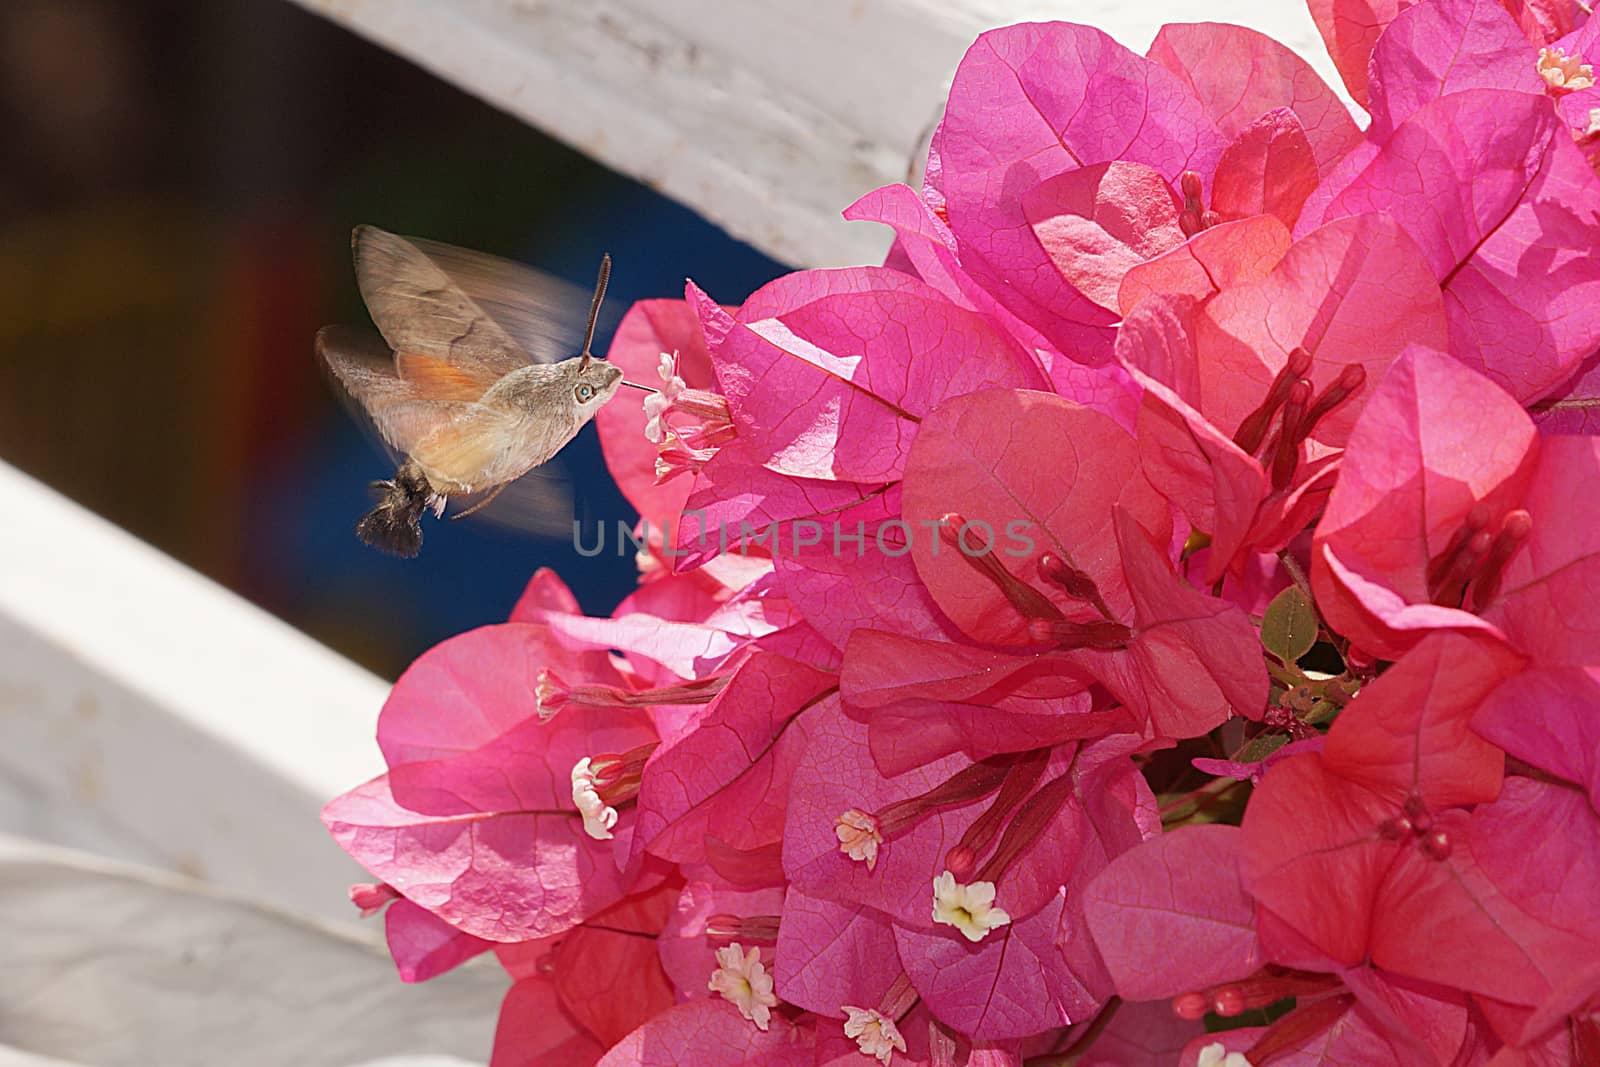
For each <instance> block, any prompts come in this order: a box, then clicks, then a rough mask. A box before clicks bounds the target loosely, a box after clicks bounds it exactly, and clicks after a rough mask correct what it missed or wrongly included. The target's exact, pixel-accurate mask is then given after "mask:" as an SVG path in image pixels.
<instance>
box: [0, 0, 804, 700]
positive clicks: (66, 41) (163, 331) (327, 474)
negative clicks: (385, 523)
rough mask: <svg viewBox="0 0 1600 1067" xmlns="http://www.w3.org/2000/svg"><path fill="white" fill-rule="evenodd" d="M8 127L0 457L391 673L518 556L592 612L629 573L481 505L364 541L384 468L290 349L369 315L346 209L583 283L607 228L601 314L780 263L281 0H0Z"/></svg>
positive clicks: (495, 609) (483, 607) (1, 203)
mask: <svg viewBox="0 0 1600 1067" xmlns="http://www.w3.org/2000/svg"><path fill="white" fill-rule="evenodd" d="M0 134H3V136H4V144H5V147H6V151H5V153H4V158H5V160H6V164H5V166H4V167H0V235H3V236H0V280H3V284H0V459H3V460H4V461H5V462H8V463H11V464H13V465H15V466H17V467H20V468H21V469H22V470H24V471H27V472H28V473H30V474H32V475H34V476H35V477H38V478H40V479H42V480H43V481H45V482H48V483H49V484H51V485H52V486H54V487H56V488H57V489H59V490H61V491H62V492H64V493H66V494H68V495H69V496H71V497H73V498H75V499H77V500H78V501H80V502H81V503H83V504H84V505H86V506H88V507H89V508H91V509H93V510H95V511H97V512H99V513H100V514H102V515H104V516H105V517H107V518H108V519H110V520H111V521H113V522H115V523H117V524H119V525H121V526H123V527H125V528H126V529H128V530H130V531H131V532H133V533H134V534H136V535H137V536H139V537H141V538H144V539H145V540H147V541H150V542H151V543H153V544H155V545H156V546H157V547H159V548H161V549H163V550H165V551H167V552H169V553H171V554H172V555H174V556H176V557H178V558H179V559H181V560H183V561H184V562H186V563H188V564H190V565H191V566H193V567H195V568H197V569H199V570H200V571H202V572H204V573H206V574H207V575H210V576H211V577H213V578H215V579H217V580H218V581H220V582H222V583H223V584H225V585H227V586H229V587H230V588H232V589H234V590H236V591H237V592H239V593H241V594H242V595H244V596H246V597H248V598H249V599H251V600H253V601H254V602H256V603H257V604H260V605H261V606H262V607H264V608H266V609H268V610H269V611H272V612H274V613H276V614H277V615H279V616H281V617H283V618H284V619H286V620H288V621H289V622H291V623H293V624H294V625H296V626H298V627H300V628H301V629H303V630H305V631H307V632H309V633H310V634H312V635H314V636H315V637H317V638H319V639H320V640H322V641H325V642H326V643H328V644H330V645H332V646H334V647H335V648H338V649H340V650H341V651H343V652H345V653H346V654H347V655H350V656H351V657H353V658H355V659H356V660H358V661H360V662H362V663H364V664H366V665H367V666H369V667H371V668H373V669H374V670H377V671H379V672H380V673H383V674H386V675H389V676H391V677H392V676H394V675H395V674H397V673H398V672H399V671H400V670H401V669H402V668H403V667H404V666H405V664H406V663H408V662H409V661H410V660H411V659H413V658H414V657H415V656H416V655H417V654H418V653H420V652H421V651H422V650H423V649H425V648H427V647H428V646H429V645H431V644H433V643H435V642H437V641H439V640H442V639H443V638H445V637H447V636H449V635H451V634H454V633H458V632H460V631H462V630H466V629H469V628H471V627H473V626H476V625H480V624H483V623H487V622H494V621H498V620H501V619H503V618H504V616H505V614H506V612H507V611H508V610H509V609H510V607H511V604H512V603H513V602H514V601H515V599H516V597H517V595H518V593H519V592H520V591H521V588H522V585H523V583H524V582H525V581H526V580H527V578H528V576H529V575H530V574H532V573H533V571H534V570H535V569H536V568H537V567H540V566H547V565H548V566H553V567H556V568H557V569H558V570H560V571H561V573H562V575H563V576H564V577H565V578H566V579H567V580H568V582H569V584H571V585H572V587H573V589H574V591H575V592H576V593H577V594H578V597H579V599H580V600H581V602H582V603H583V606H584V608H585V609H586V610H588V611H590V612H591V613H595V612H600V613H603V612H607V611H609V610H610V609H611V608H612V607H613V606H614V605H615V604H616V602H617V601H618V600H620V599H621V598H622V597H623V596H625V595H627V593H628V592H629V591H630V590H631V589H632V588H633V587H634V584H635V575H634V571H633V568H632V566H631V564H630V562H629V561H628V560H626V559H623V560H618V559H617V558H616V557H615V556H614V555H612V554H611V553H609V552H608V553H605V554H603V555H601V556H598V557H596V558H594V559H584V558H583V557H581V556H579V555H578V554H577V552H576V551H575V550H574V549H573V547H572V545H571V539H570V538H561V539H554V540H551V539H537V538H531V537H529V536H527V535H525V534H518V533H516V532H512V531H509V530H506V529H504V528H501V527H497V526H494V525H492V524H487V523H482V522H476V521H468V522H461V523H430V524H429V525H428V526H427V534H426V537H427V540H426V544H425V547H424V551H423V553H422V555H421V557H420V558H418V559H415V560H409V561H397V560H391V559H387V558H385V557H383V556H380V555H378V554H377V553H375V552H373V551H372V550H370V549H368V548H366V547H365V546H363V545H361V544H360V543H359V542H357V541H356V539H355V537H354V535H353V534H352V532H351V525H352V523H353V522H354V520H355V518H356V517H357V516H358V515H359V514H360V513H361V512H362V511H363V510H365V508H366V507H367V506H368V501H367V492H366V485H367V483H368V482H369V481H370V480H372V479H374V478H378V477H387V476H388V475H389V474H390V473H392V467H391V466H390V465H389V461H388V460H387V458H386V457H384V456H383V455H382V453H381V452H379V451H378V450H377V449H376V448H375V447H374V446H373V445H372V444H371V443H370V441H369V439H368V438H367V437H365V436H364V435H363V434H362V432H361V431H360V430H359V429H358V428H357V427H356V426H355V425H354V423H352V422H351V420H350V419H349V417H348V416H347V414H346V413H345V412H344V410H343V409H342V408H341V407H340V405H339V404H338V403H337V402H336V401H335V400H334V399H333V397H332V395H331V394H330V392H329V390H328V388H327V386H326V385H325V383H324V382H323V380H322V378H321V376H320V374H319V373H318V372H317V369H316V367H315V365H314V363H313V359H312V351H311V339H312V336H313V334H314V333H315V331H316V330H317V328H318V327H319V326H321V325H323V324H325V323H328V322H349V323H361V324H365V323H366V321H367V319H366V315H365V312H364V310H363V308H362V305H361V302H360V298H359V296H358V295H357V293H356V290H355V285H354V280H353V277H352V275H351V271H350V260H349V234H350V230H351V227H352V226H354V225H355V224H356V223H358V222H370V223H374V224H377V225H379V226H382V227H384V228H386V229H391V230H396V231H398V232H401V233H412V234H420V235H425V236H428V237H432V238H435V239H438V240H443V241H448V242H450V243H453V244H460V245H465V246H467V247H471V248H477V249H481V250H483V251H486V252H494V253H497V254H500V255H505V256H509V257H512V258H516V259H520V260H523V261H524V262H527V263H530V264H532V265H534V266H536V267H539V268H541V269H544V270H547V271H549V272H551V273H553V274H558V275H561V276H563V277H566V278H568V279H570V280H572V281H574V282H576V283H578V284H579V285H583V286H588V285H590V284H591V283H592V280H593V272H594V265H595V262H596V260H597V259H598V257H599V254H600V252H601V251H610V252H611V254H612V256H613V258H614V259H615V261H616V272H615V274H614V276H613V280H612V288H611V293H612V296H611V300H612V301H613V302H614V307H615V309H616V310H618V311H620V310H622V309H623V308H625V307H626V306H627V305H628V303H630V302H631V301H633V300H635V299H639V298H643V297H652V296H681V295H682V292H683V280H684V278H685V277H686V276H689V277H693V278H694V279H695V280H696V282H698V283H699V284H700V285H702V286H703V287H704V288H705V289H706V290H707V291H708V292H710V293H711V294H712V295H713V296H714V297H716V298H717V299H719V300H720V301H722V302H724V303H737V302H739V301H741V300H743V298H744V297H745V296H746V295H748V294H749V293H750V292H751V291H752V290H754V289H755V288H757V287H759V286H760V285H762V284H763V283H765V282H766V281H768V280H769V279H771V278H772V277H774V276H776V275H777V274H778V273H780V272H781V269H782V268H780V266H779V265H778V264H776V263H774V262H772V261H771V260H768V259H767V258H765V257H763V256H762V255H760V254H759V253H757V252H755V251H754V250H752V249H750V248H749V247H747V246H745V245H742V244H739V243H738V242H735V241H734V240H732V239H731V238H729V237H728V236H727V235H726V234H724V233H722V232H721V231H720V230H718V229H716V228H715V227H713V226H711V225H710V224H708V223H706V222H704V221H702V220H701V219H699V218H698V217H697V216H695V215H694V214H693V213H692V212H690V211H688V210H686V209H684V208H682V207H679V206H678V205H676V204H673V203H671V202H669V201H667V200H665V199H663V198H661V197H660V196H658V195H656V194H654V193H652V192H651V191H650V190H648V189H646V188H644V187H643V186H641V185H639V184H637V183H634V182H631V181H628V180H626V179H624V178H621V177H619V176H618V175H616V174H613V173H611V172H609V171H607V170H605V169H604V168H602V167H600V166H599V165H597V164H595V163H593V162H591V161H590V160H588V159H586V158H584V157H583V156H582V155H580V154H578V153H576V152H574V151H572V150H570V149H568V148H566V147H564V146H562V145H560V144H557V143H556V142H554V141H552V140H550V139H549V138H547V137H545V136H543V135H542V134H540V133H538V132H536V131H534V130H531V129H529V128H527V127H526V126H523V125H522V124H521V123H519V122H518V121H517V120H515V119H513V118H511V117H509V116H506V115H504V114H502V113H500V112H498V111H496V110H494V109H493V108H491V107H490V106H488V105H486V104H484V103H482V102H481V101H479V100H477V99H475V98H473V97H470V96H467V95H465V94H463V93H461V92H459V91H457V90H456V89H454V88H452V87H450V86H448V85H446V84H445V83H443V82H441V81H439V80H437V79H435V78H434V77H432V76H431V75H429V74H426V73H424V72H423V71H421V70H419V69H418V68H416V67H413V66H411V65H410V64H409V63H407V62H405V61H403V60H400V59H397V58H395V57H393V56H391V55H389V54H388V53H386V52H384V51H383V50H381V49H379V48H377V47H376V46H373V45H370V44H368V43H367V42H365V41H363V40H361V39H360V38H357V37H355V36H353V35H351V34H349V33H347V32H346V31H344V30H341V29H339V28H337V27H335V26H333V25H331V24H328V23H325V22H323V21H321V20H319V19H318V18H316V17H315V16H313V15H310V14H308V13H306V12H305V11H303V10H301V9H299V8H297V7H295V6H293V5H291V4H289V3H287V2H286V0H207V2H205V3H195V2H193V0H0ZM626 399H627V398H626V397H622V398H619V400H618V401H617V402H619V403H620V402H623V401H624V400H626ZM563 464H564V467H565V471H566V474H567V477H568V478H569V480H570V481H571V483H572V491H573V495H574V498H575V503H576V508H577V512H578V514H579V515H580V516H581V517H582V518H583V519H584V521H585V523H586V526H585V529H586V530H588V531H591V532H592V530H593V527H592V526H591V525H587V524H588V523H591V522H593V521H597V520H600V521H606V522H608V523H609V522H610V521H611V520H613V519H617V518H624V519H628V518H632V513H631V511H630V510H629V509H628V506H627V504H626V503H625V502H624V501H623V500H622V498H621V496H620V495H619V494H618V493H617V492H616V490H615V488H614V487H613V486H612V484H611V481H610V478H609V476H608V475H607V474H606V472H605V467H604V465H603V463H602V462H601V458H600V450H599V445H598V442H597V440H596V437H595V434H594V430H593V427H592V426H591V427H589V428H587V429H586V430H585V431H584V432H583V433H582V434H581V435H580V437H579V439H578V440H577V441H576V442H575V443H574V444H573V445H572V446H571V447H570V448H569V449H568V450H567V451H566V452H565V453H564V454H563Z"/></svg>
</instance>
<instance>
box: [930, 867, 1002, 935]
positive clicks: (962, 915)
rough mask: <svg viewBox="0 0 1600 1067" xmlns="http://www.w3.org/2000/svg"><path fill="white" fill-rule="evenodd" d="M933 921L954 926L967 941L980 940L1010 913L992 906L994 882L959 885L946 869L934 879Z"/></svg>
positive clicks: (1000, 924) (999, 924)
mask: <svg viewBox="0 0 1600 1067" xmlns="http://www.w3.org/2000/svg"><path fill="white" fill-rule="evenodd" d="M933 921H934V922H936V923H944V924H945V925H946V926H954V927H955V928H956V929H957V930H960V931H961V933H962V935H963V936H965V937H966V939H967V940H968V941H982V940H983V939H984V938H985V937H986V936H988V933H989V931H990V930H993V929H994V928H995V927H997V926H1004V925H1006V924H1007V923H1009V922H1010V921H1011V916H1009V915H1007V914H1006V913H1005V912H1004V911H1001V910H1000V909H999V908H997V907H995V906H994V883H993V882H973V883H972V884H970V885H962V884H961V883H960V882H957V881H956V876H955V875H953V874H951V873H950V872H949V871H945V872H944V873H943V874H941V875H939V877H937V878H935V879H934V880H933Z"/></svg>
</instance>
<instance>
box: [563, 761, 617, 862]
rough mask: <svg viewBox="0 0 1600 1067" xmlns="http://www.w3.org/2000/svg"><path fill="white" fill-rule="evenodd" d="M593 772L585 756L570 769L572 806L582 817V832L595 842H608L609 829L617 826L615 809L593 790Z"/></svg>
mask: <svg viewBox="0 0 1600 1067" xmlns="http://www.w3.org/2000/svg"><path fill="white" fill-rule="evenodd" d="M594 783H595V777H594V771H592V770H590V769H589V757H588V756H585V757H583V758H582V759H581V760H579V761H578V762H577V763H576V764H574V765H573V768H572V804H573V806H574V807H576V808H577V809H578V812H579V814H581V815H582V816H583V832H584V833H586V834H588V835H589V836H590V837H592V838H594V839H595V840H596V841H610V840H611V828H612V827H613V826H615V825H617V809H616V808H613V807H611V806H609V805H608V804H606V802H605V801H603V800H601V799H600V794H599V793H598V792H596V791H595V788H594Z"/></svg>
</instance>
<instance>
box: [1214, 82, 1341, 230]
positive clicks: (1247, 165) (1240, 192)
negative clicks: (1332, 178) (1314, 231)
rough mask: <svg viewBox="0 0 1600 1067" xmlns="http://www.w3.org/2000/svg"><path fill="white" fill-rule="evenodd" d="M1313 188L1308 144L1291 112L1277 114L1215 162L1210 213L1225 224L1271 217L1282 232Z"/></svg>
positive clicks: (1314, 178) (1314, 181)
mask: <svg viewBox="0 0 1600 1067" xmlns="http://www.w3.org/2000/svg"><path fill="white" fill-rule="evenodd" d="M1316 187H1317V160H1316V156H1315V155H1314V154H1313V152H1312V147H1311V141H1310V140H1309V139H1308V138H1307V137H1306V131H1305V130H1304V129H1303V128H1302V127H1301V125H1300V122H1299V120H1298V119H1297V118H1295V114H1294V112H1293V111H1291V110H1290V109H1289V108H1286V107H1283V108H1276V109H1274V110H1272V111H1269V112H1267V113H1266V114H1264V115H1262V116H1261V117H1260V118H1259V119H1257V120H1256V121H1255V122H1253V123H1251V124H1250V125H1249V126H1247V127H1245V129H1244V131H1243V132H1242V133H1240V134H1239V136H1238V137H1237V138H1236V139H1235V140H1234V142H1233V143H1232V144H1230V145H1229V146H1228V147H1227V148H1226V149H1225V150H1224V151H1223V153H1222V158H1221V159H1220V160H1218V161H1217V176H1216V180H1215V181H1214V182H1213V184H1212V193H1211V208H1212V210H1213V211H1215V212H1217V214H1219V215H1221V216H1222V217H1223V218H1224V219H1240V218H1247V217H1250V216H1253V215H1272V216H1273V217H1275V218H1277V219H1278V220H1279V221H1280V222H1282V223H1283V224H1284V225H1285V226H1293V225H1294V223H1295V220H1296V219H1298V218H1299V217H1300V206H1301V205H1302V204H1304V203H1305V202H1306V197H1308V196H1310V195H1311V191H1312V190H1313V189H1315V188H1316Z"/></svg>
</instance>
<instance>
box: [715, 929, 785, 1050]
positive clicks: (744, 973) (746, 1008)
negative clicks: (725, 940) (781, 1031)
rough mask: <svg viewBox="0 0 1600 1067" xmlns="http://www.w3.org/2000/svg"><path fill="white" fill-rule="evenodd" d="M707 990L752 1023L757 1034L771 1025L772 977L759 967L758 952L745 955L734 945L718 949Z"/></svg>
mask: <svg viewBox="0 0 1600 1067" xmlns="http://www.w3.org/2000/svg"><path fill="white" fill-rule="evenodd" d="M706 988H708V989H710V990H711V992H713V993H719V994H721V995H722V999H723V1000H726V1001H728V1002H729V1003H730V1004H732V1005H733V1006H734V1007H736V1008H738V1009H739V1014H741V1015H743V1016H744V1017H745V1018H746V1019H749V1020H750V1021H751V1022H753V1023H755V1024H756V1029H757V1030H765V1029H767V1028H768V1027H769V1026H771V1025H772V1009H773V1008H774V1007H776V1006H777V1004H778V998H777V997H776V996H775V995H774V994H773V992H772V975H770V974H768V973H767V969H766V968H765V967H763V966H762V965H761V950H760V949H754V948H753V949H751V950H750V951H749V952H745V951H744V950H743V949H741V948H740V947H739V942H737V941H735V942H734V943H733V944H731V945H726V946H724V947H722V948H719V949H717V969H716V970H714V971H712V972H711V981H710V982H709V983H707V985H706Z"/></svg>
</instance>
